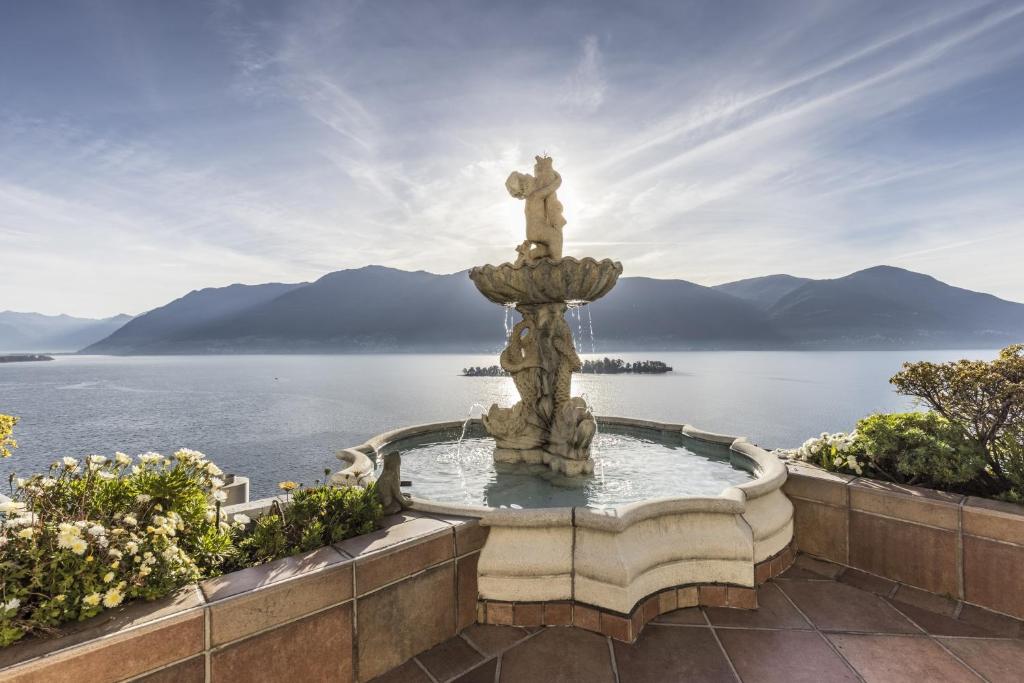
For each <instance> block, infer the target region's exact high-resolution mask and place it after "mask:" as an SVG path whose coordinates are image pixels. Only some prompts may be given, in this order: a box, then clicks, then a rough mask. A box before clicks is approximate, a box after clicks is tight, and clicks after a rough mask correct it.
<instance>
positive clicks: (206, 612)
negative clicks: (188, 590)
mask: <svg viewBox="0 0 1024 683" xmlns="http://www.w3.org/2000/svg"><path fill="white" fill-rule="evenodd" d="M198 589H199V587H198V586H197V587H196V590H198ZM211 611H212V610H210V609H208V608H204V609H203V617H204V624H203V625H204V626H205V631H206V632H205V633H204V634H203V635H204V638H203V641H204V647H203V659H204V660H205V662H204V673H205V676H206V683H210V682H211V681H212V680H213V671H212V669H213V664H212V663H211V661H210V660H211V657H210V645H211V642H210V641H211V640H212V639H213V635H212V634H211V633H210V612H211Z"/></svg>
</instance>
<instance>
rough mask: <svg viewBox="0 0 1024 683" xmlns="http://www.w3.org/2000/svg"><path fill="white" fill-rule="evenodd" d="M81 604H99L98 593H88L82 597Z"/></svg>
mask: <svg viewBox="0 0 1024 683" xmlns="http://www.w3.org/2000/svg"><path fill="white" fill-rule="evenodd" d="M82 604H83V605H88V606H89V607H95V606H96V605H98V604H100V594H99V593H89V594H88V595H86V596H85V597H84V598H82Z"/></svg>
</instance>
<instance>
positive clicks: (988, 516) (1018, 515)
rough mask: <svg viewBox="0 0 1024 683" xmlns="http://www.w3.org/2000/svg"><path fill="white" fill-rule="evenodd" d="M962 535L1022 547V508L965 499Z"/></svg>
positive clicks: (997, 502)
mask: <svg viewBox="0 0 1024 683" xmlns="http://www.w3.org/2000/svg"><path fill="white" fill-rule="evenodd" d="M963 524H964V533H965V534H971V535H972V536H984V537H985V538H994V539H996V540H998V541H1006V542H1007V543H1016V544H1017V545H1024V506H1022V505H1014V504H1013V503H1004V502H1003V501H1000V500H989V499H987V498H974V497H973V496H972V497H970V498H968V499H967V503H966V504H965V505H964V507H963Z"/></svg>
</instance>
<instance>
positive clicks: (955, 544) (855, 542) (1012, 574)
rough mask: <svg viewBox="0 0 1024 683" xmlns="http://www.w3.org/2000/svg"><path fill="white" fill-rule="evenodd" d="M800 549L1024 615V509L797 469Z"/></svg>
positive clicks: (791, 489)
mask: <svg viewBox="0 0 1024 683" xmlns="http://www.w3.org/2000/svg"><path fill="white" fill-rule="evenodd" d="M783 490H784V491H785V492H786V494H787V495H788V496H789V499H790V500H791V501H792V502H793V505H794V508H795V513H794V542H795V544H796V547H797V549H798V550H799V551H802V552H805V553H808V554H810V555H815V556H817V557H821V558H823V559H827V560H830V561H832V562H837V563H839V564H843V565H847V566H849V567H853V568H855V569H858V570H861V571H864V572H867V573H869V574H873V575H875V576H879V577H883V578H885V579H889V580H891V581H895V582H897V583H899V584H903V585H906V586H912V587H914V588H919V589H922V590H924V591H927V592H929V593H933V594H936V595H940V596H944V597H946V598H947V599H949V600H951V601H958V602H962V603H965V604H969V605H977V606H980V607H984V608H986V609H989V610H993V611H996V612H1001V613H1003V614H1007V615H1010V616H1013V617H1016V618H1024V581H1022V580H1021V578H1020V572H1021V568H1022V567H1024V507H1022V506H1019V505H1013V504H1010V503H1001V502H998V501H993V500H987V499H984V498H974V497H971V496H962V495H958V494H953V493H945V492H941V491H933V490H931V489H923V488H917V487H913V486H902V485H898V484H891V483H887V482H881V481H878V480H874V479H865V478H859V477H852V476H849V475H843V474H837V473H833V472H826V471H824V470H821V469H818V468H816V467H812V466H809V465H805V464H802V463H801V464H794V463H791V464H790V465H789V478H788V479H787V481H786V484H785V486H784V487H783Z"/></svg>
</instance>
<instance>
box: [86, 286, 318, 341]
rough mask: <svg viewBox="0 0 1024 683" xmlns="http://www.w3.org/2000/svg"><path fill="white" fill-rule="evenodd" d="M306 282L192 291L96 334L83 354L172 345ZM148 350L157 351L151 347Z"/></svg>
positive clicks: (209, 288)
mask: <svg viewBox="0 0 1024 683" xmlns="http://www.w3.org/2000/svg"><path fill="white" fill-rule="evenodd" d="M305 284H306V283H300V284H282V283H277V282H274V283H270V284H265V285H238V284H236V285H230V286H228V287H208V288H207V289H200V290H193V291H191V292H189V293H188V294H186V295H185V296H183V297H181V298H178V299H175V300H174V301H172V302H171V303H169V304H166V305H164V306H161V307H160V308H154V309H153V310H152V311H149V312H148V313H144V314H143V315H140V316H138V317H137V318H135V319H133V320H132V321H131V322H129V323H127V324H126V325H124V326H123V327H121V328H120V329H118V330H117V331H116V332H114V331H112V332H113V333H112V334H109V336H107V335H104V336H103V337H97V338H96V339H94V340H92V341H93V342H95V343H92V342H90V343H88V344H85V345H83V346H85V348H82V346H79V347H78V348H82V353H97V354H131V353H143V352H144V351H143V350H144V349H146V348H147V347H150V346H154V345H156V346H159V345H161V344H164V345H166V344H170V345H171V346H173V344H174V340H180V339H184V338H186V337H187V336H188V335H189V334H190V333H191V332H192V331H193V330H196V329H198V328H201V327H202V326H203V325H206V324H209V323H211V322H214V321H217V320H222V319H224V318H230V317H231V316H233V315H236V314H238V313H240V312H242V311H245V310H247V309H249V308H252V307H254V306H259V305H260V304H265V303H267V302H268V301H272V300H274V299H276V298H277V297H279V296H281V295H282V294H286V293H287V292H290V291H292V290H294V289H296V288H299V287H302V286H303V285H305ZM145 352H147V353H158V352H159V351H157V350H156V348H155V347H154V348H152V349H150V350H149V351H145Z"/></svg>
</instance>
